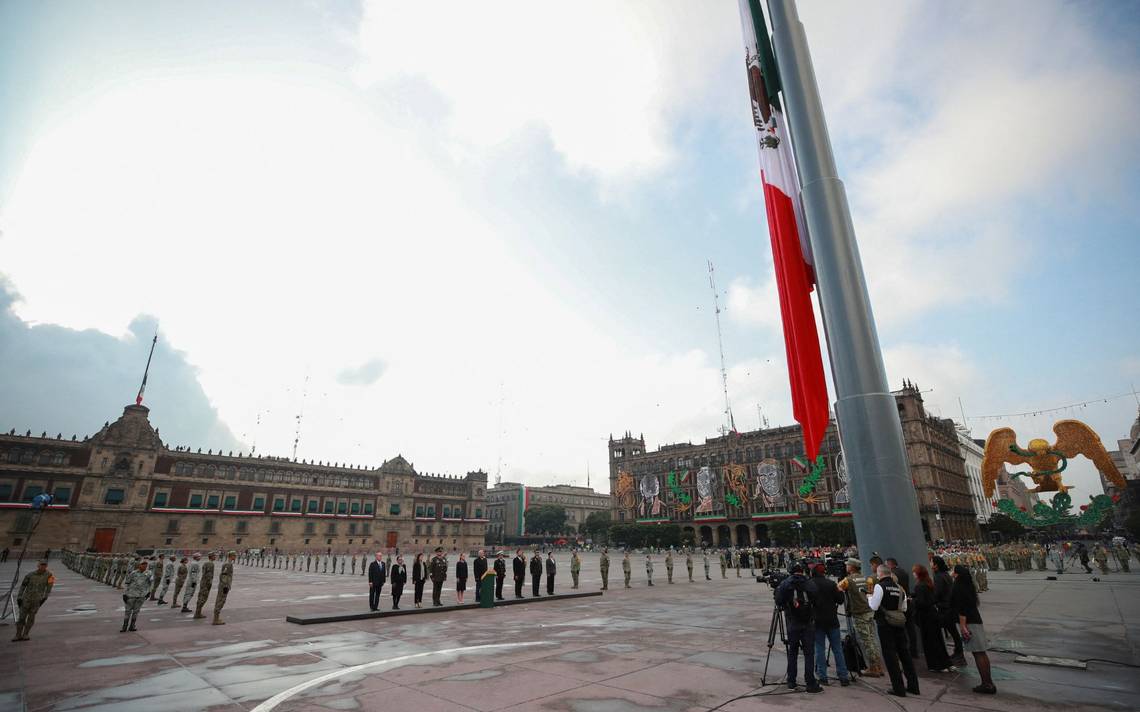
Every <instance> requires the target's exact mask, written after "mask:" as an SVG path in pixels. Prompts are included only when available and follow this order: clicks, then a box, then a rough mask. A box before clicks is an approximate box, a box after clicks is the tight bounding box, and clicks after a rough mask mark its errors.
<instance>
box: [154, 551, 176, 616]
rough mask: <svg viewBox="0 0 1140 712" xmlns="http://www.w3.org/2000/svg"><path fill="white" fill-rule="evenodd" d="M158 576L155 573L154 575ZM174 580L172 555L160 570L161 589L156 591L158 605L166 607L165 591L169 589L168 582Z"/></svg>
mask: <svg viewBox="0 0 1140 712" xmlns="http://www.w3.org/2000/svg"><path fill="white" fill-rule="evenodd" d="M154 575H155V576H156V577H157V576H158V572H157V571H156V572H155V574H154ZM173 578H174V554H171V555H170V557H169V558H168V559H167V560H166V564H165V565H164V566H163V568H162V588H160V589H159V591H158V605H160V606H165V605H166V591H167V590H168V589H169V588H170V581H171V580H172V579H173Z"/></svg>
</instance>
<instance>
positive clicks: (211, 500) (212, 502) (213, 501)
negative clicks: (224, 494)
mask: <svg viewBox="0 0 1140 712" xmlns="http://www.w3.org/2000/svg"><path fill="white" fill-rule="evenodd" d="M217 508H218V495H216V494H212V495H210V496H209V497H207V498H206V509H217Z"/></svg>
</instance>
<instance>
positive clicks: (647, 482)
mask: <svg viewBox="0 0 1140 712" xmlns="http://www.w3.org/2000/svg"><path fill="white" fill-rule="evenodd" d="M894 395H895V400H896V402H897V405H898V411H899V420H900V422H901V424H902V427H903V435H904V438H905V441H906V446H907V456H908V459H909V462H910V468H911V480H912V481H913V482H914V486H915V491H916V494H917V497H918V502H919V512H920V514H921V516H922V526H923V529H924V531H925V532H926V533H927V535H928V537H930V538H946V539H971V540H977V539H978V538H979V530H978V526H977V520H976V513H975V511H974V507H973V501H972V499H971V495H970V486H969V477H968V475H967V472H966V465H965V457H964V455H963V453H962V452H961V450H960V447H959V442H958V434H957V432H956V429H955V425H954V423H953V421H951V420H947V419H945V418H939V417H937V416H934V415H931V414H928V413H927V412H926V410H925V406H924V404H923V400H922V393H921V391H920V390H919V389H918V387H917V386H915V385H914V384H912V383H909V382H907V383H906V384H904V386H903V388H902V389H901V390H899V391H896V392H895V393H894ZM820 456H821V457H822V458H823V462H822V472H821V473H820V475H819V477H818V482H817V483H816V485H815V487H814V488H811V489H810V491H803V492H801V486H802V485H803V483H804V480H805V478H808V477H809V476H810V474H811V472H812V467H813V465H815V463H809V462H807V459H806V455H805V454H804V444H803V435H802V431H801V429H800V426H799V425H793V426H785V427H776V428H767V429H762V430H755V431H752V432H741V433H729V434H727V435H721V436H717V437H712V438H707V439H706V440H705V441H704V442H703V443H697V444H693V443H680V444H673V445H663V446H661V447H660V448H658V449H657V450H654V451H647V450H646V448H645V437H644V436H638V437H634V436H633V435H632V434H631V433H629V432H626V433H625V434H624V435H623V436H622V437H620V438H616V439H615V438H614V437H613V436H612V435H611V436H610V438H609V463H610V507H611V519H612V520H613V521H615V522H619V523H621V522H630V523H632V522H637V523H644V524H653V523H658V522H669V523H673V524H678V525H680V526H681V527H682V528H683V530H685V531H687V532H691V534H692V535H693V537H694V540H695V541H696V542H698V544H706V545H712V546H747V545H749V544H753V543H757V542H758V543H760V544H762V545H763V544H766V543H767V542H768V541H769V536H768V523H769V522H771V521H773V520H780V519H798V518H801V517H822V516H830V517H849V516H851V508H850V507H851V503H850V497H849V488H848V487H847V480H846V477H847V475H846V468H845V467H844V466H843V455H842V450H841V448H840V441H839V433H838V430H837V428H836V424H835V421H834V420H833V421H832V422H831V423H830V424H829V425H828V428H827V432H826V434H825V435H824V438H823V443H822V446H821V449H820ZM819 543H825V542H819ZM827 543H830V542H827Z"/></svg>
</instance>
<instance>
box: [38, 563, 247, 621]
mask: <svg viewBox="0 0 1140 712" xmlns="http://www.w3.org/2000/svg"><path fill="white" fill-rule="evenodd" d="M176 558H177V559H178V561H177V563H176V562H175V559H176ZM217 558H218V554H217V553H216V552H213V551H211V552H209V553H208V554H206V560H205V561H202V554H201V553H198V552H195V553H194V554H192V555H191V556H181V557H178V556H177V555H175V554H156V555H152V556H150V557H144V556H139V555H137V554H134V555H132V554H97V553H77V552H73V551H68V550H66V549H65V550H64V551H63V552H62V560H63V563H64V565H65V566H67V568H69V569H71V570H72V571H75V572H76V573H78V574H80V575H81V576H85V577H87V578H89V579H92V580H94V581H99V582H100V583H104V584H106V585H108V586H110V587H112V588H114V589H117V590H120V591H122V592H123V626H122V628H121V629H120V632H123V633H126V632H128V631H135V630H138V628H137V627H136V626H137V623H138V615H139V612H140V611H141V610H142V608H143V605H144V604H145V603H146V602H147V601H153V602H155V603H156V605H158V606H165V605H167V600H166V594H167V593H168V592H170V588H171V585H173V587H174V590H173V593H172V595H171V597H170V602H169V604H170V607H171V608H178V607H179V596H181V612H182V613H191V612H193V614H194V615H193V617H194V618H195V619H204V618H206V614H205V613H203V612H202V611H203V609H206V608H207V607H208V605H209V601H210V593H211V592H212V591H213V590H214V572H215V569H216V568H217V569H218V575H217V593H216V594H215V595H214V606H213V614H214V615H213V621H212V623H213V625H225V621H224V620H222V609H223V608H224V607H225V605H226V599H227V597H228V596H229V593H230V588H231V587H232V586H233V581H234V563H235V562H236V561H237V553H236V552H233V551H231V552H229V553H228V554H227V555H226V557H225V561H223V562H222V563H221V566H220V568H219V567H218V566H217V564H216V561H217ZM45 568H46V566H45ZM53 581H54V579H53ZM45 598H46V597H45ZM191 607H193V608H191ZM33 620H34V616H33ZM29 628H30V625H29ZM24 639H25V640H26V638H24Z"/></svg>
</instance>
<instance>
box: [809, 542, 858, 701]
mask: <svg viewBox="0 0 1140 712" xmlns="http://www.w3.org/2000/svg"><path fill="white" fill-rule="evenodd" d="M807 590H808V595H809V596H810V597H811V598H812V604H813V606H814V607H815V612H814V616H813V623H814V626H815V677H816V680H818V681H819V684H821V685H827V684H828V680H827V655H826V647H825V646H827V645H830V646H831V654H832V656H834V658H835V674H836V675H837V676H838V677H839V684H840V685H842V686H843V687H847V686H848V685H850V684H851V673H850V672H848V670H847V661H846V660H845V659H844V657H843V644H842V643H841V642H840V638H841V636H840V635H839V616H838V615H837V613H836V609H837V608H838V607H839V606H840V605H842V604H843V602H844V598H845V596H844V595H843V593H842V592H841V591H840V590H839V587H838V586H837V585H836V584H835V582H834V581H832V580H831V579H829V578H827V568H826V567H825V566H824V565H823V564H816V565H815V566H813V567H812V570H811V580H810V581H808V585H807Z"/></svg>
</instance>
